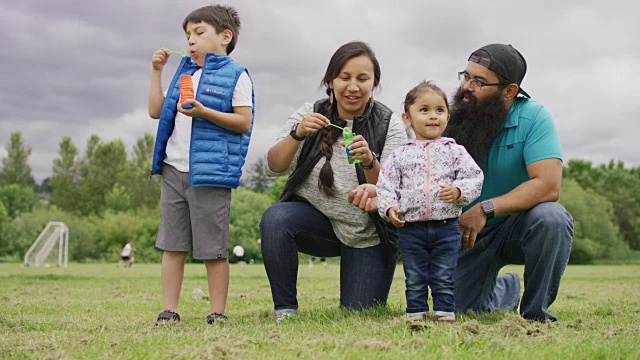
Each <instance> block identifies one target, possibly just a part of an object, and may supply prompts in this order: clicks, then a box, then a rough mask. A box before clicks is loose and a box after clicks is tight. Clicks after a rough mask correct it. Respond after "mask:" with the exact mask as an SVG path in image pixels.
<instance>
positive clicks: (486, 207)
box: [480, 200, 496, 220]
mask: <svg viewBox="0 0 640 360" xmlns="http://www.w3.org/2000/svg"><path fill="white" fill-rule="evenodd" d="M480 206H482V211H484V214H485V215H487V220H490V219H493V215H494V213H495V211H496V208H495V206H493V201H491V200H484V201H483V202H481V203H480Z"/></svg>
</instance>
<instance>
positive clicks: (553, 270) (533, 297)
mask: <svg viewBox="0 0 640 360" xmlns="http://www.w3.org/2000/svg"><path fill="white" fill-rule="evenodd" d="M572 239H573V219H572V218H571V215H569V213H567V211H566V210H565V209H564V208H563V207H562V205H560V204H558V203H555V202H545V203H541V204H538V205H536V206H534V207H533V208H531V209H530V210H528V211H526V212H522V213H517V214H513V215H510V216H509V217H508V218H507V220H506V221H504V222H503V223H501V224H498V225H494V226H487V227H485V228H484V229H482V231H481V232H480V234H479V235H478V239H477V240H476V243H475V246H474V247H473V248H472V249H470V250H468V251H462V252H460V256H459V258H458V266H457V268H456V273H455V300H456V309H457V310H458V311H463V312H464V311H466V310H468V309H470V310H473V311H475V312H482V311H489V312H492V311H494V310H496V309H506V310H515V309H516V308H517V307H518V302H519V300H520V282H519V279H518V278H517V276H515V275H514V274H505V275H503V276H500V277H497V275H498V271H499V270H500V268H502V267H503V266H504V265H507V264H524V294H523V295H522V301H521V302H520V314H521V315H522V317H524V318H525V319H527V320H537V321H544V320H546V319H549V320H551V321H555V320H557V318H556V317H555V316H554V315H553V314H551V313H550V312H548V311H547V309H548V308H549V306H551V304H553V301H554V300H555V299H556V295H557V294H558V287H559V286H560V278H561V277H562V274H563V273H564V270H565V268H566V267H567V262H568V261H569V253H570V252H571V242H572ZM496 277H497V278H496Z"/></svg>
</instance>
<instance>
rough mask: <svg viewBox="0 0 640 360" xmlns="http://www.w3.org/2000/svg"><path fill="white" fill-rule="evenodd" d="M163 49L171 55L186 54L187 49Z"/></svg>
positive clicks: (183, 55)
mask: <svg viewBox="0 0 640 360" xmlns="http://www.w3.org/2000/svg"><path fill="white" fill-rule="evenodd" d="M165 50H166V51H167V52H168V53H169V55H171V54H177V55H180V56H182V57H185V56H187V51H186V50H185V49H180V50H170V49H167V48H165Z"/></svg>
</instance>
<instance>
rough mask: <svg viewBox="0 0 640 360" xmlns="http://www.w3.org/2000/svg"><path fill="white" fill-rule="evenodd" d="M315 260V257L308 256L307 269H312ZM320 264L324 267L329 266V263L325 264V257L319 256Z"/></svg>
mask: <svg viewBox="0 0 640 360" xmlns="http://www.w3.org/2000/svg"><path fill="white" fill-rule="evenodd" d="M314 261H316V257H315V256H312V257H310V258H309V269H313V262H314ZM320 264H322V266H324V267H325V268H326V267H328V266H329V264H327V258H324V257H321V258H320Z"/></svg>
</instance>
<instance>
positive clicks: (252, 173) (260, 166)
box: [242, 158, 274, 192]
mask: <svg viewBox="0 0 640 360" xmlns="http://www.w3.org/2000/svg"><path fill="white" fill-rule="evenodd" d="M273 180H274V178H273V177H270V176H269V175H267V173H266V172H265V170H264V160H263V159H262V158H260V159H259V160H258V161H256V162H255V163H254V164H253V165H252V166H251V170H249V171H248V173H247V176H246V178H245V180H244V181H243V182H242V183H243V184H242V186H243V187H246V188H249V189H251V190H253V191H257V192H264V191H265V190H267V188H268V187H269V185H271V183H272V182H273Z"/></svg>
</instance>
